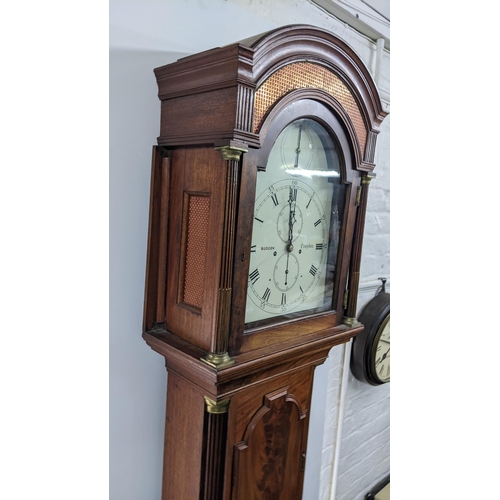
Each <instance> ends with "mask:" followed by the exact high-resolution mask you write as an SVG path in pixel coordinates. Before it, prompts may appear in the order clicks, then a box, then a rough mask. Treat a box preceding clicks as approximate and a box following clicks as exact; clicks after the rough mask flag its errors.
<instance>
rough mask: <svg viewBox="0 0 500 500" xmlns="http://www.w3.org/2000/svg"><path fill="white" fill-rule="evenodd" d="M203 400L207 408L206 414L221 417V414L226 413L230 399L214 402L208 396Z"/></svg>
mask: <svg viewBox="0 0 500 500" xmlns="http://www.w3.org/2000/svg"><path fill="white" fill-rule="evenodd" d="M203 398H204V399H205V406H206V407H207V412H208V413H212V414H215V415H221V414H222V413H227V412H228V407H229V401H230V399H229V398H228V399H223V400H222V401H214V400H213V399H210V398H209V397H208V396H203Z"/></svg>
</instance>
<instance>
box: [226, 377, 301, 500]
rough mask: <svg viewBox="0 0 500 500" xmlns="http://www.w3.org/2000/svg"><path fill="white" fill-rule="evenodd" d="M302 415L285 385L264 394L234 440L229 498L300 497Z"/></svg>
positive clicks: (273, 499)
mask: <svg viewBox="0 0 500 500" xmlns="http://www.w3.org/2000/svg"><path fill="white" fill-rule="evenodd" d="M306 415H307V411H306V410H305V409H303V408H302V407H301V404H300V402H299V400H298V399H297V398H296V397H295V396H294V395H293V394H290V392H289V388H288V386H285V387H282V388H280V389H278V390H276V391H273V392H271V393H269V394H266V395H265V397H264V403H263V405H262V406H261V407H260V408H259V409H258V410H257V412H256V413H255V414H254V416H253V418H252V419H251V420H250V422H249V423H248V425H247V428H246V430H245V434H244V436H243V440H242V441H240V442H239V443H236V444H235V450H234V487H233V494H232V497H231V498H232V499H233V500H243V499H245V500H280V499H287V500H295V499H297V500H300V494H301V489H302V488H301V484H302V479H301V478H302V474H303V466H304V457H305V454H304V452H305V443H304V441H305V440H304V426H305V423H306V418H305V417H306Z"/></svg>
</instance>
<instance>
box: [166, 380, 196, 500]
mask: <svg viewBox="0 0 500 500" xmlns="http://www.w3.org/2000/svg"><path fill="white" fill-rule="evenodd" d="M167 393H168V397H167V417H166V424H165V455H164V463H163V494H162V500H174V499H179V500H180V499H183V498H186V499H188V498H193V499H198V498H199V497H200V487H201V472H202V470H201V469H202V449H203V422H204V414H205V403H204V399H203V394H202V393H201V392H199V390H197V389H196V388H195V387H194V386H193V385H192V384H190V383H188V382H186V381H185V380H184V379H182V378H181V377H179V376H177V375H176V374H175V373H173V372H169V375H168V392H167Z"/></svg>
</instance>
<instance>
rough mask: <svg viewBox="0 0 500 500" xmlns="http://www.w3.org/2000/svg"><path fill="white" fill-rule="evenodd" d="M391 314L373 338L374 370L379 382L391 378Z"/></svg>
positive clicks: (387, 380)
mask: <svg viewBox="0 0 500 500" xmlns="http://www.w3.org/2000/svg"><path fill="white" fill-rule="evenodd" d="M390 328H391V315H390V314H388V315H387V316H386V318H385V320H384V321H383V323H382V325H381V326H380V328H379V330H378V332H377V337H376V338H375V355H374V356H373V361H374V371H375V373H376V376H377V377H378V379H379V380H380V382H384V383H385V382H389V381H390V379H391V330H390Z"/></svg>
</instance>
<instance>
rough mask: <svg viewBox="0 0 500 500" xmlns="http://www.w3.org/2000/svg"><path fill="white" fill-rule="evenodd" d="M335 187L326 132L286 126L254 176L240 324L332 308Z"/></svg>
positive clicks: (335, 163)
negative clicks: (244, 301)
mask: <svg viewBox="0 0 500 500" xmlns="http://www.w3.org/2000/svg"><path fill="white" fill-rule="evenodd" d="M340 186H341V185H340V167H339V160H338V156H337V153H336V149H335V143H334V141H333V140H332V138H331V137H330V136H329V134H328V133H327V131H326V130H325V129H324V128H323V127H322V126H321V125H320V124H319V123H317V122H315V121H313V120H311V119H300V120H297V121H295V122H292V123H291V124H290V125H288V126H287V127H286V128H285V129H284V130H283V131H282V132H281V134H280V135H279V136H278V138H277V139H276V141H275V143H274V146H273V148H272V150H271V153H270V155H269V159H268V163H267V167H266V171H265V172H259V173H258V175H257V190H256V200H255V208H254V221H253V232H252V246H251V255H250V268H249V276H248V298H247V305H246V315H245V322H246V323H247V324H248V323H253V322H255V321H260V320H265V319H270V318H277V317H279V316H282V315H286V316H287V317H289V316H290V315H296V314H298V313H302V314H309V313H312V312H317V311H318V310H326V309H328V308H330V307H331V301H332V296H333V282H334V272H335V264H336V262H335V261H336V255H337V246H338V232H339V230H340V218H339V201H340V194H341V193H343V191H342V190H341V189H339V188H340Z"/></svg>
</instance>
